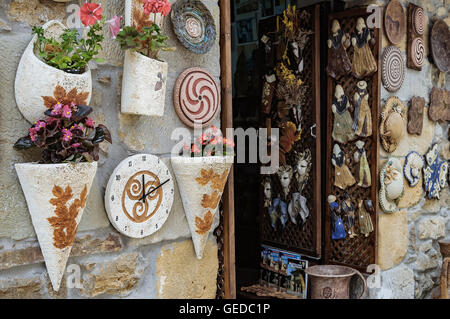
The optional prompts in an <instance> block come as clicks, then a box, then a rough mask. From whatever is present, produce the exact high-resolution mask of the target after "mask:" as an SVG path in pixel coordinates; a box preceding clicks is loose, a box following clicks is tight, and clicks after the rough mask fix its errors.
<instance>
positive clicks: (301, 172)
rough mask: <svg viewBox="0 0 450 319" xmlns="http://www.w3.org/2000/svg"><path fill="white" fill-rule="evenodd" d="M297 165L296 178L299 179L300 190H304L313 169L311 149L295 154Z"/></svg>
mask: <svg viewBox="0 0 450 319" xmlns="http://www.w3.org/2000/svg"><path fill="white" fill-rule="evenodd" d="M295 160H296V163H297V164H296V166H295V173H294V176H295V179H296V180H297V185H298V188H297V190H298V191H299V192H302V191H303V188H304V187H305V185H306V184H307V182H308V179H309V173H310V171H311V165H312V161H311V151H310V150H309V149H307V150H305V151H304V152H302V153H296V154H295Z"/></svg>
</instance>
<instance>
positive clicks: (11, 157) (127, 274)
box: [0, 0, 220, 298]
mask: <svg viewBox="0 0 450 319" xmlns="http://www.w3.org/2000/svg"><path fill="white" fill-rule="evenodd" d="M77 2H79V3H83V2H84V1H71V2H69V4H70V3H77ZM93 2H99V3H102V6H103V12H104V15H105V16H106V17H111V16H112V15H114V14H117V15H123V5H124V1H123V0H99V1H93ZM171 2H175V0H171ZM203 2H204V3H205V4H206V5H207V6H208V8H209V9H210V11H211V13H212V14H213V16H214V19H215V23H216V27H217V31H219V28H220V23H219V22H220V21H219V18H220V11H219V6H218V1H217V0H205V1H203ZM66 5H67V3H57V2H54V1H52V0H3V1H2V2H1V3H0V121H1V123H2V124H1V125H0V152H1V154H2V155H1V156H0V168H1V169H0V181H1V182H0V202H1V203H2V205H1V206H0V298H92V297H99V298H118V297H122V298H214V297H215V293H216V276H217V269H218V258H217V244H216V241H215V239H214V237H213V236H212V235H211V236H210V241H209V243H208V245H207V248H206V250H205V255H204V257H203V259H202V260H201V261H199V260H197V259H196V257H195V252H194V248H193V245H192V243H191V240H190V232H189V229H188V225H187V222H186V218H185V216H184V210H183V206H182V203H181V199H180V195H179V192H178V190H177V187H175V189H176V194H175V199H174V205H173V208H172V211H171V213H170V216H169V218H168V220H167V222H166V223H165V224H164V226H163V227H162V228H161V230H159V231H158V232H156V233H155V234H153V235H152V236H149V237H146V238H144V239H139V240H137V239H131V238H128V237H125V236H122V235H121V234H119V233H118V232H117V231H115V229H114V228H113V227H112V226H111V225H110V223H109V220H108V218H107V215H106V211H105V209H104V205H103V195H104V191H105V186H106V183H107V181H108V179H109V176H110V174H111V172H112V171H113V169H114V168H115V167H116V166H117V165H118V164H119V163H120V162H121V161H122V160H123V159H124V158H125V157H127V156H129V155H133V154H136V153H151V154H155V155H158V156H161V157H163V158H164V162H165V163H166V165H167V166H168V167H169V168H170V160H169V159H168V157H169V155H170V152H171V149H172V146H173V145H174V144H175V141H172V140H171V139H170V136H171V132H172V130H173V129H174V128H176V127H184V125H183V124H182V123H181V122H180V120H179V119H178V117H177V116H176V114H175V110H174V108H173V104H172V88H173V85H174V82H175V80H176V78H177V77H178V75H179V74H180V73H181V72H182V71H183V70H184V69H186V68H188V67H193V66H201V67H204V68H207V69H208V70H209V71H210V72H211V73H212V74H213V75H214V76H215V78H216V80H217V81H218V82H219V81H220V79H219V77H220V48H219V36H218V37H217V40H216V43H215V45H214V47H213V48H212V50H211V51H210V52H209V53H208V54H205V55H200V56H199V55H196V54H194V53H191V52H190V51H188V50H187V49H185V48H184V47H183V46H181V45H180V44H179V42H178V40H177V39H176V36H175V34H174V33H173V31H172V24H171V22H170V19H166V21H165V23H164V26H163V29H164V32H165V33H166V34H167V35H169V37H170V45H171V46H175V47H176V49H177V50H176V51H175V52H165V53H163V54H161V58H163V59H164V60H165V61H167V62H168V63H169V75H168V81H167V93H166V94H167V96H166V106H165V114H164V117H162V118H151V117H145V116H142V117H141V116H130V115H125V114H121V113H120V94H121V81H122V61H123V53H122V51H121V50H120V48H119V46H118V45H117V43H115V42H114V41H113V40H110V39H109V33H108V31H105V37H106V40H105V43H104V50H103V52H102V53H101V56H102V57H104V58H105V59H106V60H107V62H106V63H105V64H102V65H98V66H96V67H94V68H93V70H92V79H93V96H92V100H91V103H90V105H91V106H92V107H93V108H94V113H93V117H94V119H95V120H96V121H98V122H102V123H104V124H105V125H106V126H107V127H108V128H109V129H110V130H111V133H112V136H113V142H114V143H113V144H112V145H109V146H105V147H103V148H102V152H101V159H100V162H99V169H98V171H97V176H96V179H95V181H94V184H93V186H92V190H91V192H90V195H89V199H88V204H87V207H86V210H85V212H84V215H83V218H82V220H81V224H80V226H79V230H78V233H77V236H76V240H75V243H74V247H73V250H72V253H71V257H70V258H69V261H68V263H67V265H68V267H67V273H66V277H68V278H69V277H70V276H75V275H76V273H77V271H78V269H80V270H81V272H80V275H81V282H80V283H81V285H80V286H79V287H76V288H69V287H68V286H67V284H66V280H64V279H63V283H62V285H61V288H60V290H59V292H58V293H55V292H54V291H53V290H52V288H51V284H50V281H49V278H48V276H47V272H46V268H45V265H44V263H43V258H42V255H41V252H40V249H39V245H38V242H37V240H36V237H35V233H34V230H33V226H32V224H31V219H30V217H29V213H28V209H27V205H26V202H25V199H24V196H23V193H22V190H21V187H20V184H19V181H18V178H17V175H16V172H15V170H14V164H15V163H21V162H30V161H36V160H38V159H39V154H38V153H32V154H30V153H23V152H18V151H15V150H14V149H13V148H12V145H13V143H14V142H15V141H16V140H17V139H18V138H19V137H21V136H23V135H24V134H25V133H24V132H26V131H27V129H28V128H29V123H27V122H26V121H25V119H24V118H23V117H22V115H21V113H20V112H19V110H18V108H17V106H16V103H15V98H14V79H15V73H16V69H17V65H18V63H19V60H20V57H21V55H22V53H23V51H24V49H25V47H26V45H27V44H28V43H29V41H30V39H31V27H32V26H37V25H43V24H44V23H45V22H47V21H49V20H51V19H57V20H60V21H63V22H66V19H67V16H68V15H67V13H66ZM105 29H107V28H105ZM32 80H34V81H39V79H32ZM219 83H220V82H219ZM214 124H215V125H216V126H220V122H219V120H216V123H214ZM172 175H173V173H172ZM216 225H217V220H216ZM77 266H79V268H78V267H77Z"/></svg>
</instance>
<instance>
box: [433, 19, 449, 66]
mask: <svg viewBox="0 0 450 319" xmlns="http://www.w3.org/2000/svg"><path fill="white" fill-rule="evenodd" d="M431 52H432V54H433V60H434V63H435V64H436V67H437V68H438V69H439V71H441V72H444V73H445V72H448V71H449V70H450V31H449V29H448V25H447V23H445V21H444V20H437V21H436V22H435V23H434V25H433V29H432V30H431Z"/></svg>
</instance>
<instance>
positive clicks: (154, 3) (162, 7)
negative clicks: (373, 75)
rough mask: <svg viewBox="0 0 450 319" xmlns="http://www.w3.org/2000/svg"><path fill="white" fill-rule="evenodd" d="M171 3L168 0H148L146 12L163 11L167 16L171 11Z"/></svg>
mask: <svg viewBox="0 0 450 319" xmlns="http://www.w3.org/2000/svg"><path fill="white" fill-rule="evenodd" d="M170 9H171V4H170V2H168V1H167V0H147V1H146V2H145V3H144V13H145V14H150V13H161V14H162V15H163V16H165V17H167V16H168V15H169V13H170Z"/></svg>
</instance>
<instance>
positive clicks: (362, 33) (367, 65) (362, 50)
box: [352, 18, 378, 79]
mask: <svg viewBox="0 0 450 319" xmlns="http://www.w3.org/2000/svg"><path fill="white" fill-rule="evenodd" d="M371 39H372V38H371V35H370V29H369V28H367V26H366V23H365V22H364V19H363V18H358V20H357V22H356V32H355V33H353V35H352V45H353V48H354V53H353V62H352V71H353V75H354V76H355V77H357V78H358V79H361V78H364V77H366V76H369V75H372V74H373V73H375V72H377V70H378V67H377V62H376V61H375V58H374V57H373V54H372V51H371V49H370V46H369V42H370V40H371ZM372 42H373V41H372Z"/></svg>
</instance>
